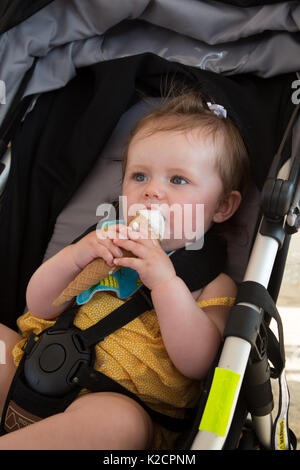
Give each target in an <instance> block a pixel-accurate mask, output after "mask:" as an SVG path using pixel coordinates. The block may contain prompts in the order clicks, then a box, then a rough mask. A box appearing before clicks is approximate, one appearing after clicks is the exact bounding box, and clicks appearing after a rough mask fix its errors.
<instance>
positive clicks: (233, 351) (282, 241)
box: [0, 0, 300, 450]
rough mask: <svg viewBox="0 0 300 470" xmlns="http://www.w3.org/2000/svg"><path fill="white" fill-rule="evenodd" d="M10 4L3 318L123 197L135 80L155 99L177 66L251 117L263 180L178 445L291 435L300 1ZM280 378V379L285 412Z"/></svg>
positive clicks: (2, 92) (246, 445)
mask: <svg viewBox="0 0 300 470" xmlns="http://www.w3.org/2000/svg"><path fill="white" fill-rule="evenodd" d="M83 4H84V5H83ZM1 9H2V12H1V13H2V14H1V15H0V16H1V20H0V31H1V34H2V36H1V38H0V80H1V82H0V85H1V86H0V102H1V107H0V122H1V128H0V139H1V140H0V151H1V160H0V161H1V163H0V172H1V173H0V177H1V179H0V191H1V206H0V216H1V230H0V250H1V260H2V272H1V283H0V285H1V287H0V289H1V291H0V311H1V318H0V320H1V322H2V323H4V324H6V325H8V326H10V327H12V328H16V318H17V317H18V316H19V315H20V314H22V313H23V311H24V308H25V291H26V286H27V284H28V281H29V279H30V277H31V275H32V274H33V272H34V271H35V270H36V269H37V267H38V266H39V265H40V264H41V263H42V261H43V260H44V259H47V258H48V257H50V256H52V255H53V254H54V253H55V252H57V251H58V250H59V249H61V248H63V247H64V246H65V245H67V244H69V243H70V242H72V240H74V239H75V238H76V237H77V236H78V235H80V233H82V232H83V231H84V230H85V228H86V227H88V226H90V225H92V224H94V223H95V222H97V221H98V219H99V217H97V214H96V211H95V209H96V207H97V206H98V205H99V204H101V203H103V202H112V201H114V200H115V198H116V197H117V196H118V194H119V192H120V176H121V173H120V171H121V155H122V148H123V145H124V142H125V140H126V137H127V135H128V132H129V131H130V128H132V126H133V124H134V122H136V120H137V119H138V118H139V117H140V116H142V115H144V114H145V113H146V112H147V110H148V108H147V106H146V105H145V103H144V102H143V101H141V100H140V93H142V94H143V95H144V96H147V97H150V98H151V99H156V100H159V99H160V98H161V93H162V84H168V83H169V80H170V79H171V80H172V79H173V78H174V77H175V78H176V81H178V82H180V83H184V84H188V85H189V84H194V83H197V84H198V85H201V87H202V88H204V89H205V91H206V92H207V94H208V95H209V96H212V97H213V99H214V100H215V102H217V103H221V104H222V105H223V106H224V107H225V108H226V109H227V110H228V112H229V115H230V116H231V117H232V119H233V120H234V121H235V122H236V124H237V125H238V126H239V128H240V129H241V132H242V134H243V138H244V140H245V142H246V144H247V147H248V150H249V155H250V159H251V162H250V163H251V170H252V180H253V185H252V186H251V187H250V188H249V189H248V194H247V197H246V200H245V202H244V204H243V208H241V211H240V217H241V220H242V224H245V226H246V228H247V236H246V239H245V235H244V232H243V233H242V235H241V233H238V234H234V236H233V235H232V234H231V233H228V234H226V237H227V241H228V251H229V252H230V256H229V258H230V259H232V260H233V261H232V262H231V265H230V266H228V272H229V273H230V275H231V276H232V277H233V278H234V279H235V280H236V281H237V283H238V284H239V289H238V296H237V299H236V305H235V306H234V307H232V309H231V313H230V317H229V320H228V323H227V326H226V329H225V332H224V343H223V345H222V348H221V350H220V353H219V355H218V357H217V358H216V361H215V364H214V366H213V367H212V369H211V372H210V373H209V374H208V376H207V379H206V381H205V384H204V389H203V393H202V395H201V399H200V402H199V404H198V405H197V407H196V409H195V410H194V413H193V415H192V417H191V418H190V423H189V426H188V428H187V430H185V431H184V432H182V434H181V436H180V437H179V439H178V441H177V443H176V449H178V450H187V449H191V450H204V449H205V450H216V449H236V448H239V449H250V448H251V449H252V448H254V446H257V447H258V448H261V449H284V450H287V449H291V448H295V447H296V442H295V439H294V436H293V433H292V431H291V430H290V429H289V426H288V405H289V392H288V387H287V383H286V380H285V373H284V362H285V358H284V343H283V331H282V324H281V319H280V316H279V313H278V311H277V309H276V305H275V303H276V299H277V296H278V293H279V289H280V284H281V280H282V276H283V272H284V265H285V260H286V256H287V252H288V246H289V241H290V237H291V235H292V234H293V233H295V232H296V231H297V229H298V225H299V210H300V208H299V201H300V184H299V181H300V178H299V169H300V152H299V146H300V141H299V140H300V129H299V126H300V118H299V116H298V114H299V113H298V111H299V102H300V100H299V98H298V95H297V88H298V86H299V85H300V76H299V75H298V74H297V72H298V69H299V64H298V63H297V58H298V57H299V50H298V44H297V41H296V39H294V35H296V34H297V32H298V31H297V27H296V21H295V22H294V23H293V22H292V21H290V18H296V16H297V15H299V14H300V6H298V5H297V2H279V1H277V2H275V1H273V2H272V1H265V2H264V5H261V2H256V1H252V0H249V1H244V2H243V1H238V0H236V1H234V0H232V1H219V2H216V1H212V2H202V1H201V0H199V1H196V0H185V2H184V6H183V2H180V1H174V0H172V1H171V0H162V1H158V0H157V1H154V2H150V1H149V0H143V1H140V2H135V1H133V0H127V1H124V2H118V7H117V8H116V7H115V6H114V4H113V2H110V3H109V4H108V2H104V1H101V0H91V1H89V2H82V1H80V0H72V1H65V0H54V1H51V0H43V1H41V0H39V1H34V0H31V1H24V0H23V1H22V2H19V1H18V0H14V1H11V0H10V2H8V1H7V2H6V1H5V2H2V5H1ZM275 18H280V19H281V23H280V24H277V21H275ZM220 25H222V30H220ZM233 25H234V26H233ZM279 41H280V48H281V50H282V51H283V53H281V54H280V57H278V56H277V55H278V54H277V53H278V51H277V49H278V46H277V43H278V42H279ZM285 50H286V51H288V53H286V54H285V53H284V51H285ZM166 88H167V86H166ZM99 155H100V157H101V158H100V157H99ZM99 181H100V182H101V185H100V186H101V191H100V193H101V194H100V198H99ZM96 182H97V189H96ZM272 319H273V320H275V321H276V323H277V326H278V335H274V333H272V330H271V328H270V323H271V320H272ZM270 364H271V366H270ZM271 378H272V379H274V380H277V381H278V384H279V388H280V400H279V406H278V414H277V418H276V420H275V422H274V423H273V420H272V416H271V412H272V409H273V396H272V391H271V385H270V379H271Z"/></svg>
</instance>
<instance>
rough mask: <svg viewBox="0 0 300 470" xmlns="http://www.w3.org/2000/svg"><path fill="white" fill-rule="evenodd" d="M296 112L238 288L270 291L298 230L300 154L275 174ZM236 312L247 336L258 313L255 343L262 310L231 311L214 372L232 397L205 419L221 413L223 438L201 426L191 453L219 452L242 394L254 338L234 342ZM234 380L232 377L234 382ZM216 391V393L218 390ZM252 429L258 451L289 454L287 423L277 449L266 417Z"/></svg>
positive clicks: (268, 184)
mask: <svg viewBox="0 0 300 470" xmlns="http://www.w3.org/2000/svg"><path fill="white" fill-rule="evenodd" d="M298 111H299V105H297V107H296V108H295V110H294V112H293V114H292V116H291V118H290V122H289V123H288V126H287V129H286V132H285V134H284V136H283V139H282V142H281V144H280V147H279V149H278V152H277V155H276V157H275V159H274V161H273V164H272V167H271V169H270V172H269V175H268V178H267V181H266V183H265V186H264V190H263V195H262V208H263V216H262V219H261V223H260V227H259V230H258V233H257V236H256V239H255V242H254V245H253V248H252V251H251V256H250V259H249V262H248V266H247V269H246V272H245V275H244V279H243V283H246V282H252V281H253V282H255V283H259V284H260V285H261V286H263V287H264V288H265V289H267V287H268V285H269V282H270V279H271V275H272V270H273V266H274V263H275V260H276V256H277V254H278V251H279V250H280V249H281V248H282V246H283V244H284V243H285V239H286V242H287V243H289V236H290V234H291V233H295V232H296V231H297V228H295V227H294V226H293V224H294V223H295V217H294V216H295V215H298V214H299V201H300V198H299V192H300V181H299V174H300V152H299V151H298V153H296V152H294V155H292V156H291V159H290V161H289V166H290V172H289V174H285V175H284V174H280V172H279V173H277V172H278V169H279V168H280V162H281V151H282V149H283V147H284V144H285V142H286V139H287V137H288V135H289V133H290V131H291V128H292V126H293V125H294V124H295V121H296V117H297V114H298ZM299 123H300V120H299V118H298V125H299ZM298 135H299V134H298ZM293 137H294V138H293V144H294V145H293V148H295V149H299V142H298V141H299V137H298V138H297V134H296V132H295V133H294V136H293ZM283 171H284V169H283ZM279 176H280V178H279ZM282 178H283V179H282ZM283 183H284V187H283V189H282V191H281V192H280V190H279V191H276V188H275V187H276V186H277V185H279V186H280V188H282V184H283ZM290 224H291V225H290ZM262 256H264V258H265V264H264V266H262V265H261V263H260V260H261V259H262ZM240 288H241V287H240ZM240 288H239V289H240ZM237 308H238V309H239V312H238V314H239V315H243V313H244V314H245V318H244V319H243V321H245V322H246V323H247V321H248V322H250V324H249V330H250V331H251V329H252V326H251V321H252V320H251V318H250V317H249V316H247V311H249V309H250V311H252V313H253V312H257V314H256V315H255V316H256V317H257V323H256V325H255V329H256V338H257V335H258V333H259V327H260V325H261V323H262V321H263V319H264V311H263V309H262V308H260V307H259V306H258V305H256V304H255V303H248V302H239V303H237V304H236V305H235V306H234V307H232V308H231V312H230V317H229V320H228V323H227V326H226V331H227V333H226V331H225V335H227V337H226V338H225V342H224V346H223V348H222V352H221V356H220V359H219V362H218V366H217V367H218V369H221V370H223V371H226V375H228V377H229V380H228V381H227V384H228V386H229V387H231V390H232V391H233V396H232V397H231V402H230V403H228V402H226V401H225V403H223V404H221V403H220V402H219V403H218V404H220V405H221V407H223V410H220V409H219V408H218V406H215V407H214V408H211V409H209V413H215V416H214V417H213V416H212V417H211V422H212V423H218V416H217V414H219V413H220V412H221V411H222V412H223V413H225V414H227V425H226V432H223V433H221V434H216V431H215V432H213V431H209V430H206V429H205V426H204V427H203V425H202V424H201V423H202V421H201V423H200V426H199V432H198V434H197V435H196V437H195V439H194V442H193V445H192V447H191V449H192V450H221V449H223V447H224V444H225V442H226V438H227V436H228V433H229V430H230V426H231V423H232V420H233V417H234V412H235V409H236V405H237V401H238V398H239V393H240V390H241V385H242V381H243V378H244V375H245V371H246V368H247V365H248V361H249V356H250V354H251V349H252V347H253V345H254V338H253V337H252V338H250V335H249V338H248V339H244V338H243V337H239V333H238V330H237V329H236V327H235V325H234V322H235V316H234V312H235V309H237ZM267 321H268V320H267ZM231 328H232V331H236V333H237V336H231V335H230V333H229V332H230V331H231ZM251 343H252V344H251ZM227 371H228V372H227ZM232 374H234V375H235V374H237V376H238V377H239V379H238V382H237V383H236V382H235V381H231V380H230V377H231V376H232ZM237 376H236V375H235V377H237ZM266 380H269V377H268V371H266ZM279 380H280V386H281V391H282V394H283V399H284V400H286V401H288V399H289V397H288V389H287V385H286V380H285V371H284V369H283V370H282V372H281V376H280V378H279ZM216 387H218V385H217V386H216ZM211 393H212V391H210V394H211ZM209 396H210V395H209ZM204 413H205V411H204ZM202 420H203V418H202ZM252 423H253V428H254V431H255V433H256V436H257V438H258V441H259V443H260V444H261V445H262V446H263V448H265V449H272V448H274V446H275V448H276V447H277V448H280V449H285V450H288V449H289V448H290V443H289V437H288V434H289V430H288V427H287V426H288V425H287V423H285V431H284V439H283V441H282V442H280V443H279V437H278V433H279V432H281V433H282V432H283V431H282V427H281V431H279V430H277V432H276V430H274V424H273V419H272V415H271V413H270V412H269V413H266V414H262V415H261V416H259V415H257V416H256V415H252ZM213 428H214V430H215V429H216V427H215V425H213ZM274 439H275V440H276V442H274ZM294 445H295V444H294Z"/></svg>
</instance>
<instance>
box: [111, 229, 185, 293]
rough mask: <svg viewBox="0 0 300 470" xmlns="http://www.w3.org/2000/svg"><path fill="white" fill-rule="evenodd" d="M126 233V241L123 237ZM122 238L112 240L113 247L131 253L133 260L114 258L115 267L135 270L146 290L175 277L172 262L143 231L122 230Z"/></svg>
mask: <svg viewBox="0 0 300 470" xmlns="http://www.w3.org/2000/svg"><path fill="white" fill-rule="evenodd" d="M125 231H126V233H127V236H126V239H125V237H124V235H125ZM122 235H123V237H122V238H116V239H114V240H113V243H114V245H116V246H118V247H120V248H123V249H124V250H127V251H130V252H132V253H133V255H134V256H135V258H127V257H122V258H118V257H117V258H115V260H114V264H116V265H117V266H127V267H128V268H132V269H135V270H136V271H137V272H138V273H139V276H140V279H141V281H142V282H143V284H145V286H146V287H148V289H150V290H152V289H153V288H154V287H155V286H157V285H158V284H160V283H163V282H166V281H169V280H171V279H173V278H175V277H176V272H175V269H174V266H173V263H172V261H171V260H170V258H169V257H168V255H167V254H166V253H165V252H164V251H163V249H162V248H161V246H160V244H159V242H158V241H157V240H155V239H153V238H151V237H150V236H149V233H146V232H145V231H142V230H141V231H139V232H135V231H134V230H132V229H130V228H127V227H124V226H123V228H122Z"/></svg>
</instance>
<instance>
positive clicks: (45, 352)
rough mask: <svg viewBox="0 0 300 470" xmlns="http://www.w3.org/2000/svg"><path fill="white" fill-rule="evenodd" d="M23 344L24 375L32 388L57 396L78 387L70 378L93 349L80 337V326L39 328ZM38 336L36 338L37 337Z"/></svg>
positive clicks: (88, 359)
mask: <svg viewBox="0 0 300 470" xmlns="http://www.w3.org/2000/svg"><path fill="white" fill-rule="evenodd" d="M33 336H34V338H30V339H29V341H28V346H29V347H28V348H27V347H26V348H25V354H26V359H25V361H24V376H25V379H26V381H27V383H28V385H29V386H30V387H31V388H32V389H33V390H35V391H36V392H39V393H42V394H44V395H47V396H52V397H60V396H64V395H65V394H66V393H68V392H70V391H71V390H73V389H74V388H75V387H78V383H77V381H76V379H75V380H73V379H74V377H75V376H76V371H77V370H78V368H79V367H80V366H81V365H83V364H84V365H87V366H90V365H91V363H92V359H93V350H92V349H90V348H89V347H87V346H85V344H84V342H83V341H81V339H80V330H78V329H77V328H76V327H73V328H71V329H70V330H52V329H51V328H49V329H47V330H45V331H43V332H42V333H41V334H40V335H39V336H38V337H37V336H36V335H32V337H33ZM37 338H38V340H37Z"/></svg>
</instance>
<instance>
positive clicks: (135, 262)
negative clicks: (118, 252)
mask: <svg viewBox="0 0 300 470" xmlns="http://www.w3.org/2000/svg"><path fill="white" fill-rule="evenodd" d="M141 262H142V261H141V260H140V259H138V258H115V259H114V265H116V266H122V267H126V268H131V269H134V270H135V271H138V270H139V268H140V266H141Z"/></svg>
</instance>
